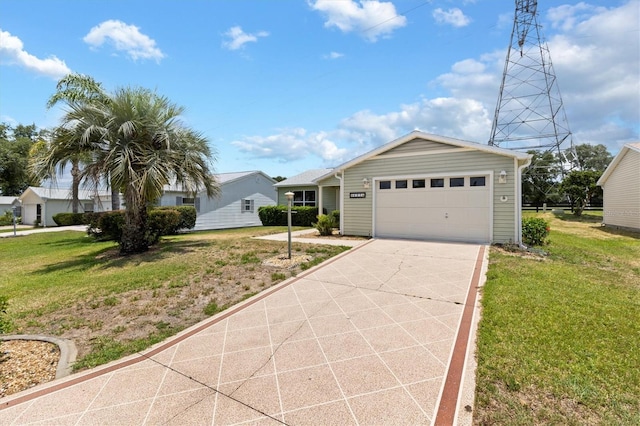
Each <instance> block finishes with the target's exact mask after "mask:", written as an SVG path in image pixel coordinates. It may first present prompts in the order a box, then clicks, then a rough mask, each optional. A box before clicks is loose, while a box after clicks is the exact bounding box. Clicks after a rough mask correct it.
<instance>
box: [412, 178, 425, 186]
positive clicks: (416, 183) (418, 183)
mask: <svg viewBox="0 0 640 426" xmlns="http://www.w3.org/2000/svg"><path fill="white" fill-rule="evenodd" d="M413 187H414V188H424V187H425V181H424V179H414V180H413Z"/></svg>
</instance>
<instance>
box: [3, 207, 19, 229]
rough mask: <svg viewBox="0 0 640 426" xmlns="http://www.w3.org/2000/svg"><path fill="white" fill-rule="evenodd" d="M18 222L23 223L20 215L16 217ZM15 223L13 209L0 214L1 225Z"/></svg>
mask: <svg viewBox="0 0 640 426" xmlns="http://www.w3.org/2000/svg"><path fill="white" fill-rule="evenodd" d="M16 223H22V218H21V217H20V216H17V217H16ZM8 225H13V212H12V211H11V210H5V211H4V214H2V215H0V226H8Z"/></svg>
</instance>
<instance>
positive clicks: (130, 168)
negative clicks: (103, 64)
mask: <svg viewBox="0 0 640 426" xmlns="http://www.w3.org/2000/svg"><path fill="white" fill-rule="evenodd" d="M182 113H183V108H181V107H178V106H176V105H175V104H173V103H172V102H170V101H169V99H168V98H166V97H163V96H160V95H158V94H156V93H155V92H152V91H150V90H147V89H143V88H124V89H119V90H117V91H116V92H115V93H114V94H112V95H111V96H109V98H108V99H107V100H98V101H95V102H91V103H85V104H73V105H72V108H71V110H70V111H69V112H68V113H67V114H66V116H65V118H64V122H65V125H66V126H68V128H70V129H75V130H76V131H77V132H78V134H80V135H81V137H80V141H81V143H80V146H81V148H82V149H83V150H86V151H88V152H91V153H92V155H93V159H92V162H91V163H90V164H88V165H87V166H86V168H85V170H84V171H83V175H84V176H87V177H93V178H94V179H97V178H99V177H103V178H106V177H108V179H110V182H111V185H112V187H115V188H119V189H120V190H122V191H123V193H124V199H125V203H126V207H125V208H126V210H125V223H124V226H123V229H122V239H121V241H120V251H121V253H122V254H129V253H139V252H142V251H145V250H147V249H148V247H149V242H148V241H147V238H146V230H147V205H148V204H150V203H153V202H154V201H156V200H158V199H159V198H160V196H161V195H162V191H163V187H164V185H167V184H170V183H176V184H178V185H181V186H182V188H184V189H185V190H186V191H188V192H191V193H193V194H195V193H197V192H199V191H201V190H203V189H204V190H206V193H207V195H208V196H209V197H212V196H214V195H216V194H217V193H218V191H219V187H218V184H217V182H216V180H215V178H214V177H213V174H212V171H213V169H212V163H213V161H214V159H215V158H214V154H213V152H212V151H211V149H210V148H209V145H208V141H207V139H206V138H205V137H204V136H202V135H201V134H200V133H197V132H195V131H194V130H192V129H190V128H188V127H186V126H185V125H184V124H183V123H182V122H181V121H180V119H179V117H180V115H181V114H182Z"/></svg>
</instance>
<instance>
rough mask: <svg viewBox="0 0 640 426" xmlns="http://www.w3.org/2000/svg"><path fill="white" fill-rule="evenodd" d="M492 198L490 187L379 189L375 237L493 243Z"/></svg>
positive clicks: (376, 203) (377, 191) (377, 190)
mask: <svg viewBox="0 0 640 426" xmlns="http://www.w3.org/2000/svg"><path fill="white" fill-rule="evenodd" d="M466 183H467V185H468V182H466ZM489 195H490V191H489V188H488V187H473V188H469V187H455V188H449V187H444V188H416V189H413V188H408V189H395V188H394V187H393V186H392V188H390V189H386V190H380V189H376V199H375V207H374V208H375V236H377V237H397V238H418V239H434V240H450V241H469V242H489V241H490V239H491V238H490V235H489V231H490V220H491V217H490V202H491V200H490V198H489Z"/></svg>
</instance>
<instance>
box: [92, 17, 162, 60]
mask: <svg viewBox="0 0 640 426" xmlns="http://www.w3.org/2000/svg"><path fill="white" fill-rule="evenodd" d="M82 40H83V41H84V42H85V43H87V44H88V45H90V46H92V47H100V46H102V45H103V44H105V43H109V44H112V45H113V47H115V49H116V50H120V51H124V52H126V53H127V55H129V57H130V58H131V59H133V60H138V59H154V60H155V61H156V62H159V61H160V60H161V59H162V58H164V56H165V55H164V53H162V51H161V50H160V49H159V48H158V47H157V46H156V42H155V40H153V39H152V38H150V37H149V36H147V35H145V34H142V33H141V32H140V29H139V28H138V27H136V26H135V25H127V24H125V23H124V22H122V21H117V20H113V19H111V20H108V21H104V22H102V23H101V24H99V25H97V26H95V27H93V28H91V31H89V33H88V34H87V35H86V36H84V38H83V39H82Z"/></svg>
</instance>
